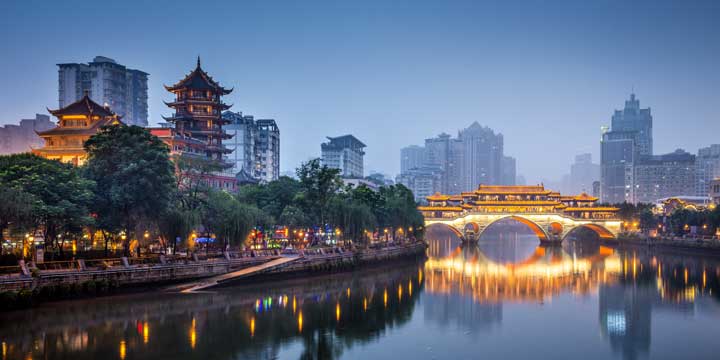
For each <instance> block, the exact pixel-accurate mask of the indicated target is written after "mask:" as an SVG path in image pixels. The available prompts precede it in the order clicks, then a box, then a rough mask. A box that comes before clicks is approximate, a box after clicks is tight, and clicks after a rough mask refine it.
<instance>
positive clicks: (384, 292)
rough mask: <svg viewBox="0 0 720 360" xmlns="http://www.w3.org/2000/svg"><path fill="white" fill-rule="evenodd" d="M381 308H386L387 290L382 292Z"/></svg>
mask: <svg viewBox="0 0 720 360" xmlns="http://www.w3.org/2000/svg"><path fill="white" fill-rule="evenodd" d="M383 306H385V307H387V289H385V291H383Z"/></svg>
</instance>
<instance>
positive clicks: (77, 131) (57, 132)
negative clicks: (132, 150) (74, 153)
mask: <svg viewBox="0 0 720 360" xmlns="http://www.w3.org/2000/svg"><path fill="white" fill-rule="evenodd" d="M116 124H121V125H124V123H123V122H122V121H120V117H119V116H117V117H115V116H114V117H102V118H100V120H98V121H95V122H93V124H92V125H91V126H89V127H80V128H75V127H60V126H58V127H54V128H52V129H50V130H46V131H36V132H35V133H36V134H38V136H40V137H49V136H62V135H88V136H92V135H95V134H97V132H98V130H100V128H101V127H103V126H105V125H116Z"/></svg>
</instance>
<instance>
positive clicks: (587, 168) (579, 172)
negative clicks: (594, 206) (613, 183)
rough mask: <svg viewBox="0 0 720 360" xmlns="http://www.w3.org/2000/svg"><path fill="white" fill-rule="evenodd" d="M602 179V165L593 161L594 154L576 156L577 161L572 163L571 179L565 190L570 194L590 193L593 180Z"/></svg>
mask: <svg viewBox="0 0 720 360" xmlns="http://www.w3.org/2000/svg"><path fill="white" fill-rule="evenodd" d="M599 179H600V165H598V164H594V163H593V162H592V154H580V155H577V156H575V163H574V164H572V165H570V179H569V184H568V188H567V189H565V192H567V193H569V194H580V193H583V192H585V193H590V192H592V189H593V185H592V184H593V182H595V181H597V180H599Z"/></svg>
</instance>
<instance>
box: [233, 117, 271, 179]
mask: <svg viewBox="0 0 720 360" xmlns="http://www.w3.org/2000/svg"><path fill="white" fill-rule="evenodd" d="M223 118H224V119H226V120H227V121H228V124H227V125H225V126H223V130H225V132H226V133H227V134H228V135H232V137H231V138H229V139H224V140H223V145H224V146H225V147H226V148H228V149H229V150H232V152H230V153H228V154H226V155H224V159H225V161H227V162H229V163H231V164H232V167H231V168H229V169H227V170H226V173H228V174H229V175H233V176H235V175H238V174H241V173H242V174H241V175H242V176H241V177H249V178H252V179H255V180H257V181H264V182H268V181H273V180H277V179H278V178H279V177H280V129H279V128H278V126H277V124H276V123H275V120H272V119H264V120H262V119H259V120H255V118H254V117H253V116H251V115H243V114H242V113H241V112H232V111H225V112H223Z"/></svg>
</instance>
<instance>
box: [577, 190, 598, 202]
mask: <svg viewBox="0 0 720 360" xmlns="http://www.w3.org/2000/svg"><path fill="white" fill-rule="evenodd" d="M573 199H574V200H575V201H597V200H598V198H596V197H594V196H590V195H588V194H587V193H586V192H583V193H581V194H580V195H577V196H575V197H574V198H573Z"/></svg>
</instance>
